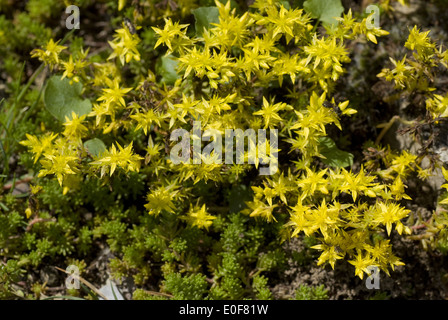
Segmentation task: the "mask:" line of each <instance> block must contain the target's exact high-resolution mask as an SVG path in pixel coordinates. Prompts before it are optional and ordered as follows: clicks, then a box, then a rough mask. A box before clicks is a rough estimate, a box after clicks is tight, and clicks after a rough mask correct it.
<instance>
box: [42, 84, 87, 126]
mask: <svg viewBox="0 0 448 320" xmlns="http://www.w3.org/2000/svg"><path fill="white" fill-rule="evenodd" d="M81 92H82V84H81V83H79V82H74V83H72V84H70V80H69V79H67V78H64V79H63V80H61V77H60V76H53V77H51V78H50V79H49V80H48V82H47V86H46V88H45V93H44V103H45V107H46V108H47V110H48V111H49V112H50V113H51V114H52V115H53V116H54V117H55V118H56V119H58V120H59V121H62V122H65V117H66V116H68V117H70V116H71V114H72V112H73V111H74V112H75V113H77V114H78V116H82V115H84V114H87V113H89V112H90V111H91V110H92V103H91V102H90V100H89V99H83V98H82V97H81Z"/></svg>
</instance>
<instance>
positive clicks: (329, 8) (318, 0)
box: [303, 0, 344, 24]
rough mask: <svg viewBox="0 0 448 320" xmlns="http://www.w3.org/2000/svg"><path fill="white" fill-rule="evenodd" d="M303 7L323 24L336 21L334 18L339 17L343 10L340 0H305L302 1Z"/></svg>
mask: <svg viewBox="0 0 448 320" xmlns="http://www.w3.org/2000/svg"><path fill="white" fill-rule="evenodd" d="M303 8H304V9H305V11H306V12H308V13H310V14H311V17H313V18H315V19H318V20H319V21H321V22H323V23H324V24H334V23H337V20H336V19H334V18H335V17H340V16H341V14H342V12H344V7H343V6H342V3H341V0H307V1H305V2H304V3H303Z"/></svg>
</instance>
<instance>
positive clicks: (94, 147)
mask: <svg viewBox="0 0 448 320" xmlns="http://www.w3.org/2000/svg"><path fill="white" fill-rule="evenodd" d="M84 148H86V149H87V152H88V153H90V154H91V155H93V156H94V157H98V156H100V155H101V153H103V152H104V151H106V145H105V144H104V142H103V141H102V140H100V139H98V138H94V139H90V140H87V141H86V142H84Z"/></svg>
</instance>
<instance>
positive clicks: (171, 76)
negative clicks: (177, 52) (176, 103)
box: [156, 54, 179, 84]
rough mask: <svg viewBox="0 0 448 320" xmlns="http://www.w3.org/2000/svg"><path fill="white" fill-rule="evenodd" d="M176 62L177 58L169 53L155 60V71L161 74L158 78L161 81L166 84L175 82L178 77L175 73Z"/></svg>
mask: <svg viewBox="0 0 448 320" xmlns="http://www.w3.org/2000/svg"><path fill="white" fill-rule="evenodd" d="M177 64H178V61H177V59H176V58H175V57H174V56H172V55H170V54H169V55H166V56H163V57H161V58H160V59H159V60H158V61H157V66H156V71H157V73H158V74H159V75H161V76H162V78H161V79H160V81H161V82H164V83H166V84H174V82H176V80H177V78H178V77H179V76H178V74H177Z"/></svg>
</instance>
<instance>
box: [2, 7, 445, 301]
mask: <svg viewBox="0 0 448 320" xmlns="http://www.w3.org/2000/svg"><path fill="white" fill-rule="evenodd" d="M47 2H48V1H47ZM50 2H51V1H49V2H48V3H50ZM81 2H82V3H80V5H85V6H87V5H88V1H81ZM127 2H129V1H122V0H120V1H118V2H117V1H111V2H110V3H109V6H110V10H116V11H117V12H121V13H122V14H123V15H125V16H126V17H128V18H127V20H125V22H123V23H121V21H120V22H117V23H116V25H118V26H117V28H116V29H115V30H114V35H113V36H111V37H110V40H109V41H108V45H109V48H108V51H107V52H95V50H93V49H92V48H89V47H87V46H85V45H84V43H83V41H82V39H81V38H77V37H75V38H74V39H73V40H72V41H71V43H67V42H65V40H66V39H57V38H56V37H53V38H49V39H48V40H47V39H45V41H44V42H42V43H41V46H40V47H36V48H34V49H33V50H32V51H31V57H32V58H33V59H34V60H33V61H34V62H36V63H37V62H38V63H41V64H42V66H41V67H40V69H39V70H40V71H42V70H46V72H48V75H47V76H46V77H45V79H44V80H45V90H42V91H41V92H40V93H39V97H40V95H42V97H43V99H42V101H43V102H40V100H39V105H38V106H39V107H41V108H36V109H33V115H34V116H35V119H37V120H38V121H35V124H34V128H33V131H32V132H31V131H30V132H27V131H26V130H22V131H23V132H22V133H21V134H22V137H21V138H20V139H19V140H20V148H22V149H21V151H22V153H21V161H22V164H23V166H24V167H26V168H27V170H29V172H30V173H31V174H32V175H33V176H34V177H33V180H32V185H31V191H30V200H29V201H28V202H27V203H26V202H21V200H20V199H14V198H11V197H10V196H8V197H5V199H6V200H7V201H6V200H4V199H3V198H2V201H4V202H5V206H6V207H7V209H8V210H9V211H8V212H9V213H8V214H5V215H2V216H0V243H1V244H2V247H5V248H8V250H7V253H6V254H5V255H6V257H7V258H8V263H7V268H8V270H9V269H11V270H12V272H10V274H11V275H10V276H7V275H5V274H4V272H3V271H1V270H0V272H1V273H0V277H2V279H3V278H5V279H4V281H3V283H4V285H3V287H2V288H0V294H4V295H7V294H9V293H11V292H12V293H14V294H16V295H17V292H18V291H17V290H16V289H15V288H14V287H13V285H12V283H14V281H16V279H17V278H18V277H19V276H20V274H21V273H23V272H24V270H25V269H26V268H31V267H37V266H40V265H42V264H44V263H45V262H46V261H48V260H50V261H55V262H57V263H60V264H64V263H65V264H67V263H70V261H73V256H76V258H77V259H88V258H89V256H90V255H91V254H92V252H95V246H96V245H98V243H102V242H105V243H106V244H107V246H108V247H109V248H110V250H111V251H112V253H113V254H114V255H115V256H114V258H112V259H111V260H110V263H109V268H110V271H111V273H112V275H113V276H114V277H116V278H118V279H121V278H125V277H132V279H133V281H134V283H135V284H136V286H137V287H138V288H137V289H136V291H135V293H134V298H135V299H244V298H250V299H272V298H273V295H272V292H271V291H270V282H269V281H270V278H273V277H275V276H276V275H278V274H279V273H281V272H282V271H283V270H284V267H285V264H286V262H287V257H286V255H285V252H284V251H283V250H282V248H281V247H280V244H282V243H283V242H285V241H286V242H287V241H290V240H291V239H292V238H295V237H301V238H302V237H306V239H313V245H312V246H311V248H312V249H313V250H315V252H316V253H317V264H318V265H322V266H325V265H330V266H331V267H332V268H335V267H336V265H337V264H339V263H343V261H346V262H347V263H348V264H349V265H351V266H352V271H353V276H358V277H359V278H361V279H363V278H364V275H366V274H367V275H370V272H369V267H371V266H376V267H378V268H379V269H381V270H382V271H383V272H385V273H386V274H390V270H394V268H395V267H397V266H401V265H403V264H404V263H403V262H402V261H401V260H400V259H399V257H398V256H396V255H395V254H394V252H393V248H392V245H391V237H392V234H393V233H397V234H398V235H400V236H404V235H409V234H411V233H412V230H411V228H410V227H409V226H408V225H407V224H406V223H405V220H406V219H408V218H409V216H410V213H411V212H410V210H408V209H406V208H405V207H404V205H403V199H405V200H410V199H411V198H410V197H409V196H408V195H407V194H406V192H405V188H406V179H407V178H408V177H409V176H410V174H411V173H413V172H415V171H417V172H418V173H419V175H420V176H425V175H427V174H429V172H430V170H429V169H426V168H425V169H423V167H422V166H421V163H420V162H419V161H417V159H418V157H417V155H413V154H412V153H410V152H408V151H402V152H394V151H392V150H390V148H387V147H384V148H381V147H380V146H379V145H377V144H373V143H372V144H371V145H369V146H368V149H367V150H368V151H369V152H371V154H369V155H370V157H367V158H366V159H357V158H355V157H354V155H353V154H351V153H349V152H346V151H343V150H341V149H339V147H338V145H340V144H341V145H342V143H341V141H340V140H341V139H339V138H338V137H339V132H342V133H344V132H345V131H347V130H348V129H347V123H348V122H349V121H350V119H356V118H357V117H361V115H359V114H358V113H357V111H358V109H359V108H361V106H358V105H353V104H352V103H351V102H350V101H349V100H347V99H341V98H340V96H338V95H337V91H336V85H337V83H338V80H340V78H341V77H343V76H344V75H345V74H346V71H347V70H346V67H347V65H348V64H349V63H350V62H351V58H350V56H351V51H350V50H351V48H352V45H353V44H354V43H356V42H364V43H368V45H372V46H375V45H377V44H378V42H379V41H381V38H382V37H384V36H387V35H388V32H387V31H385V30H383V29H381V28H379V27H373V28H370V27H368V23H367V20H368V18H369V17H368V16H367V17H361V18H360V17H358V16H357V15H356V14H353V12H352V11H351V10H348V11H347V12H346V13H344V14H343V15H342V17H338V16H340V13H341V12H342V10H343V8H342V6H337V5H336V6H334V8H333V10H335V11H332V13H330V14H328V13H327V14H326V15H325V14H323V13H322V12H314V11H313V10H314V9H313V8H315V7H316V4H315V3H314V2H316V1H306V4H304V6H303V8H301V7H297V6H296V7H291V5H289V3H287V2H285V1H275V0H272V1H260V0H256V1H254V3H253V4H251V5H250V6H249V7H248V8H245V7H244V6H243V5H242V4H238V3H236V2H235V3H234V2H231V1H228V2H221V1H215V2H214V3H208V2H207V3H205V2H195V1H179V4H178V7H176V6H175V5H170V4H169V2H167V3H168V4H165V7H163V5H157V4H156V3H155V2H152V1H147V2H145V3H144V4H140V2H139V1H137V2H138V3H139V5H138V6H136V7H135V8H131V6H130V4H129V3H127ZM335 2H337V1H335ZM400 2H401V3H402V2H403V1H400ZM1 3H3V2H1ZM33 3H34V2H33ZM201 4H202V5H201ZM382 4H383V5H384V6H385V8H388V6H389V1H383V2H382ZM339 7H340V8H342V10H339ZM30 8H32V12H31V13H32V15H33V16H44V15H42V13H40V14H39V12H38V10H39V8H38V6H35V5H34V4H33V6H32V5H31V4H30ZM190 12H191V13H192V14H190ZM333 12H334V13H333ZM333 14H334V15H335V16H337V17H334V18H333V16H332V15H333ZM147 16H149V19H144V18H145V17H147ZM323 17H325V19H324V18H323ZM42 19H44V18H42ZM0 24H6V22H4V20H2V19H1V16H0ZM411 34H412V37H411V36H410V39H409V40H408V42H407V43H406V47H407V48H409V49H410V50H415V51H416V52H417V53H416V54H415V56H414V60H413V62H412V64H409V65H406V58H405V59H404V60H402V61H396V60H392V62H393V63H394V65H395V66H396V68H395V69H394V70H389V69H384V70H383V72H382V73H381V74H380V75H379V76H380V77H385V78H386V79H387V80H393V81H395V84H396V86H397V89H407V90H414V89H415V90H426V91H428V92H431V90H430V88H429V82H428V81H427V79H426V78H425V76H426V75H427V74H428V72H429V71H430V69H431V68H433V67H434V64H433V63H434V62H432V59H433V58H434V57H438V59H441V60H440V61H442V63H443V61H444V60H443V59H445V58H444V57H445V54H444V51H442V50H439V51H437V50H436V48H435V45H433V44H432V43H431V42H429V41H427V40H426V39H427V38H426V36H427V35H426V34H422V33H420V32H419V31H418V30H416V29H414V30H412V32H411ZM0 35H1V34H0ZM69 38H70V37H69ZM0 40H1V37H0ZM44 66H45V67H46V68H45V69H44ZM431 99H432V100H431ZM431 99H429V100H427V101H428V102H427V108H428V110H429V111H430V112H431V114H432V115H433V116H434V121H438V120H437V119H438V118H436V117H435V116H436V115H437V116H440V113H442V114H443V112H444V109H443V106H442V105H441V104H443V97H442V96H440V95H439V96H437V95H434V96H433V97H432V98H431ZM176 130H183V131H182V132H184V133H191V137H192V139H191V141H190V136H188V135H187V136H188V137H187V138H184V137H182V142H184V139H185V140H188V146H191V145H190V142H191V143H192V150H190V147H188V148H183V147H182V148H179V147H180V144H179V142H178V140H177V138H179V136H177V137H176V136H174V135H173V132H175V131H176ZM227 130H234V131H235V132H236V131H237V130H241V131H244V130H246V131H245V132H247V130H253V131H254V132H260V131H263V130H266V131H270V139H267V140H265V143H260V142H259V141H258V143H257V142H254V141H253V140H251V139H250V138H249V137H248V139H247V140H245V139H244V135H243V144H242V146H243V149H244V151H243V152H242V153H240V154H238V152H237V154H236V156H235V157H234V155H233V151H234V150H233V149H228V148H227V146H226V147H225V148H222V142H223V141H222V139H221V138H220V137H222V136H225V137H226V138H227ZM273 132H277V136H275V137H276V138H277V139H278V141H274V139H273V137H274V135H273V134H272V133H273ZM210 133H212V134H210ZM207 142H208V143H207ZM182 146H183V145H182ZM232 147H233V145H232ZM24 150H27V151H28V152H24ZM176 150H177V151H181V153H182V157H181V158H182V159H183V160H184V161H176V157H174V156H173V155H176V156H178V153H177V151H176ZM206 150H207V151H208V152H206ZM373 151H375V152H373ZM223 152H224V154H223ZM229 153H230V156H229ZM267 154H269V157H267V158H266V156H267ZM273 155H278V156H277V157H275V156H273ZM224 158H225V159H226V161H224V160H223V159H224ZM227 159H230V160H231V161H230V162H228V161H227ZM266 165H269V171H268V174H260V170H261V169H262V168H266ZM444 173H446V172H445V171H444ZM4 225H8V227H3V226H4ZM16 233H18V234H20V235H21V236H23V239H18V238H12V239H13V240H12V241H11V236H13V235H14V234H16ZM304 260H305V259H304ZM9 261H11V262H9ZM77 262H78V263H79V264H80V265H82V262H79V261H78V260H77ZM2 270H3V269H2ZM35 288H37V289H39V290H37V289H36V290H35V291H36V292H38V293H39V296H41V295H42V294H44V293H45V290H44V288H45V285H42V286H41V285H40V284H38V285H36V286H35ZM150 289H151V290H150ZM159 290H160V292H159ZM313 298H316V299H325V298H327V292H326V290H324V289H323V287H317V288H315V289H312V288H308V287H301V288H299V289H298V290H297V292H296V299H313Z"/></svg>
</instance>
